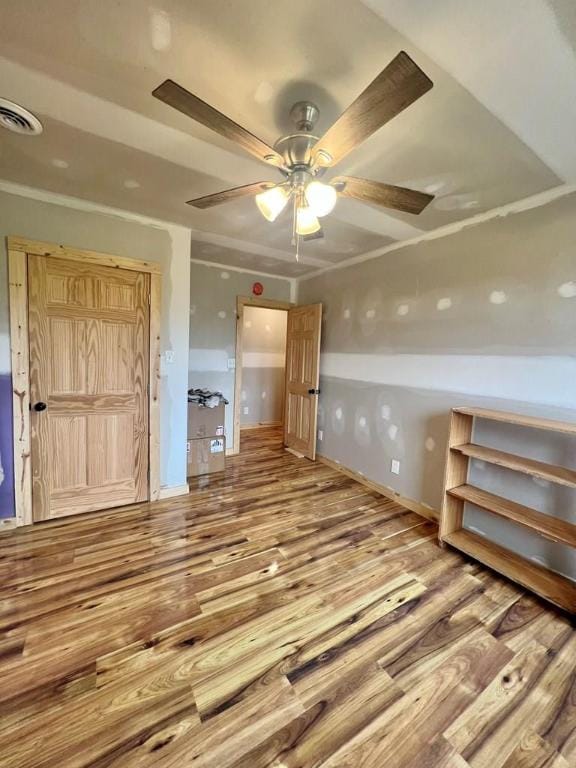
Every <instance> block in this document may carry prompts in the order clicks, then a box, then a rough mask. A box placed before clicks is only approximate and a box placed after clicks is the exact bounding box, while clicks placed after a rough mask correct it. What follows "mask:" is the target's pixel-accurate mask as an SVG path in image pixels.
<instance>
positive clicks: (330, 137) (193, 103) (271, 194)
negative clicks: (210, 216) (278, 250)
mask: <svg viewBox="0 0 576 768" xmlns="http://www.w3.org/2000/svg"><path fill="white" fill-rule="evenodd" d="M432 86H433V83H432V81H431V80H430V78H429V77H428V76H427V75H426V74H425V73H424V72H423V71H422V70H421V69H420V67H418V65H417V64H416V63H415V62H414V61H413V60H412V59H411V58H410V56H408V54H407V53H405V52H404V51H400V53H399V54H398V55H397V56H395V57H394V59H392V61H391V62H390V64H388V66H387V67H385V68H384V70H383V71H382V72H380V74H379V75H378V76H377V77H376V78H375V79H374V80H373V81H372V82H371V83H370V85H369V86H368V87H367V88H366V89H365V90H364V91H363V92H362V93H361V94H360V96H358V98H357V99H356V100H355V101H353V102H352V104H351V105H350V106H349V107H348V108H347V109H346V110H345V111H344V112H343V113H342V114H341V115H340V117H339V118H338V119H337V120H336V122H335V123H334V124H333V125H332V126H331V127H330V128H329V129H328V131H327V132H326V133H325V134H324V135H323V136H322V137H320V138H319V137H318V136H316V135H315V134H314V133H313V130H314V126H315V125H316V123H317V121H318V117H319V115H320V111H319V109H318V107H317V106H316V105H315V104H313V103H312V102H309V101H299V102H296V104H294V105H293V107H292V109H291V110H290V117H291V118H292V121H293V122H294V124H295V126H296V131H297V132H296V133H292V134H289V135H288V136H282V137H281V138H280V139H278V141H277V142H276V143H275V144H274V147H270V146H269V145H268V144H266V143H265V142H263V141H262V140H261V139H259V138H258V137H257V136H254V135H253V134H252V133H250V132H249V131H247V130H246V129H245V128H243V127H242V126H240V125H238V124H237V123H235V122H234V121H233V120H231V119H230V118H228V117H226V115H223V114H222V113H221V112H218V110H216V109H214V107H211V106H210V105H209V104H206V102H204V101H202V100H201V99H199V98H198V97H197V96H194V94H192V93H190V92H189V91H187V90H186V89H185V88H182V86H180V85H178V84H177V83H175V82H174V81H172V80H166V81H165V82H164V83H162V84H161V85H159V86H158V88H156V89H155V90H154V91H153V94H152V95H153V96H155V97H156V98H157V99H160V101H163V102H164V103H165V104H168V105H169V106H171V107H174V109H177V110H179V111H180V112H182V113H184V114H185V115H188V117H191V118H192V119H193V120H196V121H197V122H199V123H201V124H202V125H204V126H206V127H208V128H211V129H212V130H213V131H216V133H219V134H220V135H221V136H224V137H225V138H227V139H230V140H231V141H234V142H235V143H236V144H238V145H239V146H241V147H242V148H243V149H245V150H246V151H247V152H249V153H250V154H252V155H254V156H255V157H257V158H258V159H259V160H261V161H263V162H265V163H267V164H270V165H273V166H274V167H276V168H277V169H278V170H279V172H280V173H281V174H282V175H283V176H284V179H283V180H282V182H280V183H279V184H276V185H274V184H273V183H272V182H265V181H262V182H256V183H253V184H246V185H245V186H242V187H235V188H233V189H227V190H225V191H223V192H217V193H215V194H213V195H205V196H203V197H200V198H196V199H194V200H190V201H189V202H188V204H189V205H192V206H194V207H195V208H202V209H204V208H210V207H212V206H215V205H219V204H220V203H225V202H228V201H229V200H234V199H236V198H238V197H245V196H255V200H256V205H257V206H258V209H259V210H260V212H261V213H262V215H263V216H264V218H266V219H267V220H268V221H270V222H274V221H276V219H277V218H278V216H279V215H280V214H281V213H282V211H283V210H284V209H285V208H286V205H287V203H288V201H289V200H290V198H293V200H294V206H293V215H294V222H293V231H294V236H295V243H294V244H295V245H296V254H297V258H298V246H299V239H300V238H301V237H303V238H304V239H317V238H318V237H322V229H321V226H320V222H319V221H318V218H319V217H320V218H321V217H323V216H327V215H329V214H330V213H331V212H332V211H333V210H334V206H335V205H336V200H337V198H338V195H341V196H344V197H352V198H355V199H357V200H360V201H361V202H364V203H368V204H371V205H378V206H382V207H384V208H390V209H393V210H397V211H403V212H405V213H412V214H419V213H421V212H422V211H423V210H424V208H425V207H426V206H427V205H428V204H429V203H430V202H431V201H432V200H433V199H434V196H433V195H428V194H426V193H424V192H419V191H416V190H412V189H406V188H405V187H397V186H394V185H391V184H384V183H382V182H378V181H370V180H368V179H358V178H353V177H348V176H339V177H337V178H335V179H333V180H332V182H331V183H324V182H321V181H319V180H318V177H321V176H322V175H323V174H324V173H326V171H327V170H328V169H329V168H332V167H333V166H335V165H336V164H337V163H339V162H340V161H341V160H342V159H343V158H344V157H345V156H346V155H347V154H348V153H349V152H351V151H352V150H353V149H355V148H356V147H357V146H358V145H359V144H361V143H362V142H363V141H365V140H366V139H367V138H368V137H369V136H371V135H372V134H373V133H374V132H375V131H377V130H378V129H379V128H381V127H382V126H383V125H385V124H386V123H387V122H389V121H390V120H392V118H394V117H396V115H398V114H400V112H402V111H403V110H404V109H406V108H407V107H409V106H410V104H413V103H414V102H415V101H416V100H417V99H419V98H420V97H421V96H423V95H424V94H425V93H426V92H427V91H429V90H430V88H432Z"/></svg>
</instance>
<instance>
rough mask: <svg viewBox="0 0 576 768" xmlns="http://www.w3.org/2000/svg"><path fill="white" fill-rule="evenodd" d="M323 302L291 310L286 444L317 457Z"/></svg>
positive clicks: (288, 338) (285, 425)
mask: <svg viewBox="0 0 576 768" xmlns="http://www.w3.org/2000/svg"><path fill="white" fill-rule="evenodd" d="M321 327H322V304H310V305H309V306H305V307H293V308H292V309H290V310H288V330H287V333H286V395H285V397H286V400H285V417H284V445H286V447H287V448H292V449H293V450H294V451H298V453H302V454H303V455H304V456H306V457H307V458H309V459H312V460H314V459H315V458H316V419H317V415H318V395H319V392H320V390H319V389H318V383H319V378H320V333H321Z"/></svg>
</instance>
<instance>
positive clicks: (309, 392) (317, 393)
mask: <svg viewBox="0 0 576 768" xmlns="http://www.w3.org/2000/svg"><path fill="white" fill-rule="evenodd" d="M308 394H309V395H319V394H320V390H319V389H309V390H308Z"/></svg>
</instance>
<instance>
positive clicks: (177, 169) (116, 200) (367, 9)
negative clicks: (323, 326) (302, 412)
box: [0, 0, 576, 276]
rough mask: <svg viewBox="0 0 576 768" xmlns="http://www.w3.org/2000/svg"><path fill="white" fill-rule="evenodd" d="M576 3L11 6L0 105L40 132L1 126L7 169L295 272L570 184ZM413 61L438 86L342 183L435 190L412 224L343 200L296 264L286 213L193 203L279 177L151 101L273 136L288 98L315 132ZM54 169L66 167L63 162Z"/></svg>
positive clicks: (575, 167) (284, 125)
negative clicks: (202, 106)
mask: <svg viewBox="0 0 576 768" xmlns="http://www.w3.org/2000/svg"><path fill="white" fill-rule="evenodd" d="M574 7H575V6H574V3H573V2H572V0H550V1H549V2H546V0H530V2H529V3H527V2H526V0H506V2H505V3H502V2H501V0H500V1H499V2H496V0H483V2H482V3H478V2H472V0H435V1H434V2H430V1H429V0H410V2H406V0H365V2H360V0H314V2H310V1H309V0H275V2H273V3H271V2H270V0H244V2H242V3H240V2H232V1H231V0H195V2H192V3H191V2H189V0H158V2H157V3H156V4H155V5H154V6H147V5H145V4H144V3H142V2H141V0H122V3H118V2H117V0H99V2H97V3H95V2H93V0H76V1H75V2H70V0H51V1H50V2H49V3H47V2H45V0H19V2H10V3H7V4H3V8H2V24H1V26H0V51H1V52H2V56H3V58H2V59H0V96H4V97H5V98H9V99H12V100H14V101H16V102H18V103H21V104H22V105H24V106H26V107H27V108H28V109H31V110H32V111H33V112H35V113H36V114H38V115H39V116H40V118H41V119H42V121H43V123H44V128H45V130H44V133H43V134H42V135H41V136H39V137H37V138H31V137H21V136H17V135H15V134H10V133H8V132H7V131H1V132H0V178H3V179H7V180H9V181H12V182H17V183H20V184H26V185H30V186H36V187H40V188H42V189H47V190H51V191H54V192H58V193H64V194H68V195H73V196H76V197H80V198H84V199H87V200H92V201H94V202H96V203H102V204H106V205H111V206H115V207H118V208H122V209H125V210H131V211H135V212H137V213H140V214H144V215H149V216H152V217H154V218H159V219H165V220H167V221H173V222H177V223H180V224H185V225H187V226H190V227H191V228H192V229H193V231H194V234H193V240H194V242H193V250H192V256H193V257H196V258H199V259H202V260H205V261H216V262H220V263H227V264H231V265H237V266H243V267H245V268H253V269H263V270H264V271H266V272H273V273H276V274H284V275H288V276H298V275H301V274H303V273H305V272H306V271H311V270H314V269H317V268H318V267H323V266H327V265H331V264H335V263H338V262H341V261H342V260H345V259H347V258H350V257H357V256H358V255H360V254H362V253H366V252H371V251H374V250H375V249H377V248H379V247H383V246H386V245H387V244H390V243H392V242H394V241H401V240H405V239H410V238H413V237H415V236H418V235H419V234H421V233H423V232H427V231H430V230H433V229H436V228H438V227H441V226H443V225H446V224H450V223H453V222H457V221H460V220H462V219H465V218H467V217H469V216H471V215H473V214H476V213H480V212H482V211H486V210H490V209H492V208H495V207H498V206H501V205H504V204H506V203H510V202H513V201H515V200H519V199H521V198H524V197H527V196H530V195H533V194H536V193H538V192H542V191H544V190H546V189H550V188H552V187H554V186H557V185H559V184H561V183H563V182H564V181H571V182H573V181H576V153H575V152H574V149H573V147H574V127H575V126H576V99H575V98H574V83H576V53H575V50H576V12H575V10H574ZM401 49H404V50H406V51H407V52H408V53H409V54H410V55H411V56H413V58H414V59H415V60H416V61H417V63H418V64H419V65H420V66H421V67H422V68H423V69H424V70H425V71H426V72H427V73H428V74H429V75H430V77H431V78H432V80H433V81H434V83H435V87H434V88H433V90H432V91H431V92H430V93H428V94H427V95H426V96H424V97H423V98H422V99H421V100H419V101H418V102H417V103H416V104H414V105H413V106H411V107H410V108H409V109H407V110H406V111H405V112H403V113H402V114H401V115H400V116H398V117H397V118H396V119H395V120H393V121H392V122H391V123H389V124H388V125H386V126H385V127H384V128H382V129H381V130H380V131H379V132H378V133H377V134H375V135H374V136H372V137H371V138H370V139H369V140H368V141H367V142H365V144H364V145H362V146H361V147H360V148H358V149H357V150H355V151H354V152H353V153H351V154H350V155H349V156H348V157H347V158H346V159H345V161H344V162H343V163H341V164H340V165H339V166H338V168H337V173H348V174H354V175H362V176H366V177H367V178H372V179H376V180H379V181H386V182H390V183H396V184H402V185H405V186H412V187H414V188H416V189H422V190H427V191H432V192H433V193H434V194H436V195H437V199H436V200H435V201H434V203H433V204H432V205H431V206H429V208H428V209H426V211H425V212H424V213H423V214H422V215H420V216H418V217H415V216H410V215H408V214H399V213H395V212H392V211H385V210H382V209H377V208H373V207H370V206H366V205H361V204H360V203H358V202H356V201H353V200H346V199H342V200H340V201H339V202H338V205H337V207H336V209H335V211H334V213H333V214H332V216H330V217H329V218H327V219H325V220H324V229H325V233H326V237H325V239H324V240H323V241H316V242H311V243H308V244H306V246H305V253H304V256H303V259H302V261H301V263H300V264H296V263H295V261H294V255H293V253H292V249H291V247H290V232H289V229H290V225H289V221H288V219H287V218H286V219H284V220H282V221H279V222H277V223H276V224H274V225H271V224H269V223H268V222H266V221H264V220H263V219H262V217H261V216H260V214H259V213H258V211H257V210H256V207H255V205H254V202H253V200H250V199H244V200H237V201H235V202H232V203H229V204H227V205H223V206H221V207H219V208H215V209H211V210H209V211H198V210H195V209H192V208H190V206H187V205H186V204H185V201H186V200H189V199H190V198H192V197H196V196H200V195H203V194H209V193H211V192H217V191H219V190H221V189H225V188H227V187H230V186H236V185H239V184H245V183H249V182H251V181H258V180H267V179H275V178H277V177H276V176H275V174H276V173H277V172H276V171H274V169H271V168H269V167H267V166H265V165H263V164H261V163H259V162H258V161H256V160H254V159H253V158H251V157H250V156H248V155H246V154H245V153H243V152H242V150H241V149H239V148H237V147H236V146H235V145H234V144H231V143H229V142H227V141H226V140H224V139H222V138H220V137H219V136H217V135H216V134H213V133H212V132H210V131H208V130H207V129H205V128H203V127H202V126H200V125H197V124H195V123H193V122H192V121H191V120H189V119H187V118H186V117H184V116H183V115H181V114H179V113H177V112H176V111H174V110H171V109H170V108H168V107H167V106H165V105H164V104H162V103H160V102H158V101H157V100H156V99H154V98H152V96H151V95H150V94H151V91H152V90H153V88H154V87H156V86H157V85H158V84H159V83H160V82H162V81H163V80H164V79H165V78H167V77H171V78H172V79H174V80H176V81H178V82H180V83H181V84H182V85H183V86H184V87H186V88H188V89H189V90H191V91H192V92H194V93H196V94H197V95H198V96H200V97H201V98H203V99H204V100H206V101H208V102H210V103H211V104H213V105H214V106H215V107H217V108H218V109H220V110H221V111H223V112H225V113H226V114H228V115H229V116H230V117H232V118H233V119H234V120H236V121H237V122H239V123H241V124H242V125H244V126H245V127H246V128H248V129H249V130H251V131H252V132H253V133H256V134H257V135H258V136H260V137H261V138H262V139H264V140H265V141H267V142H269V143H270V144H272V143H273V142H274V141H275V139H276V138H277V137H278V136H279V135H280V134H282V133H284V132H286V131H287V130H289V129H290V125H289V123H288V122H287V119H286V118H287V114H288V110H289V108H290V106H291V104H292V103H293V102H295V101H297V100H300V99H303V98H311V99H312V100H314V101H316V103H317V104H318V105H319V106H320V109H321V120H320V124H319V126H318V127H319V129H320V131H323V130H325V129H326V128H327V127H328V126H329V125H330V124H331V122H333V121H334V120H335V119H336V117H337V116H338V114H340V112H341V111H342V110H343V109H345V107H346V106H347V105H348V104H349V103H350V102H351V101H352V100H353V99H354V98H355V96H356V95H358V93H360V91H361V90H362V89H363V88H364V87H365V86H366V85H367V84H368V83H369V82H370V81H371V80H372V79H373V78H374V77H375V75H376V74H377V73H378V72H379V71H380V70H381V69H383V68H384V66H385V65H386V64H387V63H388V62H389V61H390V59H392V58H393V57H394V56H395V55H396V53H398V51H399V50H401ZM63 166H65V167H63Z"/></svg>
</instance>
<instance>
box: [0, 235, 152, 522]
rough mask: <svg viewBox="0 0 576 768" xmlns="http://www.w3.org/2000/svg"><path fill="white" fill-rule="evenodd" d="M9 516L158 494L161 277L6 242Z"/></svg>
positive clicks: (135, 264) (53, 513) (67, 251)
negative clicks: (12, 487)
mask: <svg viewBox="0 0 576 768" xmlns="http://www.w3.org/2000/svg"><path fill="white" fill-rule="evenodd" d="M8 259H9V261H8V263H9V275H10V332H11V351H12V370H13V372H14V409H13V411H14V459H15V462H14V463H15V468H16V470H17V471H16V478H17V485H16V494H15V496H16V498H15V501H16V519H17V524H20V525H23V524H28V523H31V522H39V521H42V520H48V519H53V518H58V517H63V516H67V515H71V514H77V513H80V512H90V511H94V510H99V509H106V508H110V507H114V506H121V505H124V504H130V503H134V502H140V501H146V500H149V499H154V498H157V496H158V482H159V477H158V474H159V472H158V469H159V451H158V422H159V408H158V406H159V403H158V391H157V381H158V374H159V365H158V358H159V310H160V279H161V278H160V268H159V266H158V265H153V264H150V263H146V262H142V261H138V260H133V259H126V258H121V257H114V256H110V255H108V254H98V253H95V252H92V251H79V250H77V249H71V248H65V247H63V246H58V245H51V244H48V243H37V242H35V241H28V240H23V239H22V238H8Z"/></svg>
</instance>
